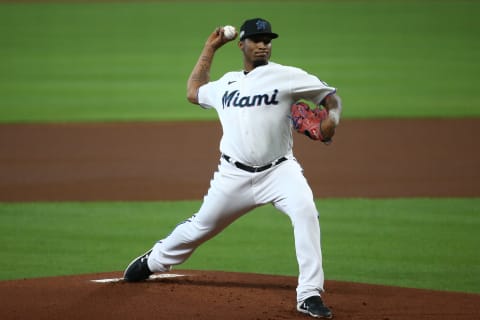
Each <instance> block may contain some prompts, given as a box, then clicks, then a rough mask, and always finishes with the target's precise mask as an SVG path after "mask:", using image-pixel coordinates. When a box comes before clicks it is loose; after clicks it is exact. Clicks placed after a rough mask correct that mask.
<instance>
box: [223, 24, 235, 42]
mask: <svg viewBox="0 0 480 320" xmlns="http://www.w3.org/2000/svg"><path fill="white" fill-rule="evenodd" d="M223 35H224V36H225V39H228V40H232V39H233V38H234V37H235V27H234V26H225V27H223Z"/></svg>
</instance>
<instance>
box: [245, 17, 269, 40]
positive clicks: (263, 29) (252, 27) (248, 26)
mask: <svg viewBox="0 0 480 320" xmlns="http://www.w3.org/2000/svg"><path fill="white" fill-rule="evenodd" d="M256 35H265V36H268V37H270V38H271V39H275V38H278V34H276V33H273V32H272V26H271V25H270V22H268V21H267V20H265V19H262V18H254V19H249V20H246V21H245V22H244V23H243V24H242V26H241V27H240V41H242V40H244V39H245V38H248V37H252V36H256Z"/></svg>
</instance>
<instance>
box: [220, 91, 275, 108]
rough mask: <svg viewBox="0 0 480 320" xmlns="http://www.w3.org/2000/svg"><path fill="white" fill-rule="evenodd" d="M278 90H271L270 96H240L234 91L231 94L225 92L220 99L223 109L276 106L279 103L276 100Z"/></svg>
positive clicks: (238, 92) (265, 94)
mask: <svg viewBox="0 0 480 320" xmlns="http://www.w3.org/2000/svg"><path fill="white" fill-rule="evenodd" d="M277 94H278V90H277V89H275V90H273V93H272V94H271V95H269V94H267V93H264V94H256V95H254V96H240V91H238V90H234V91H232V92H228V91H225V94H224V95H223V97H222V104H223V108H224V109H225V107H231V106H233V107H240V108H243V107H255V106H261V105H272V104H273V105H277V104H278V103H279V101H278V100H277Z"/></svg>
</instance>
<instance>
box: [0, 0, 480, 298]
mask: <svg viewBox="0 0 480 320" xmlns="http://www.w3.org/2000/svg"><path fill="white" fill-rule="evenodd" d="M254 16H260V17H264V18H266V19H268V20H270V21H271V22H272V24H273V28H274V31H275V32H277V33H279V34H280V38H278V39H277V40H275V41H274V47H273V57H272V60H274V61H276V62H278V63H282V64H287V65H294V66H298V67H301V68H304V69H306V70H308V71H309V72H311V73H314V74H316V75H318V76H319V77H320V78H321V79H322V80H324V81H326V82H328V83H329V84H330V85H332V86H335V87H337V88H338V92H339V95H340V96H341V97H342V99H343V102H344V105H345V108H344V117H345V118H351V119H356V118H400V117H401V118H418V117H429V118H443V117H479V116H480V94H479V91H478V90H477V88H476V86H477V84H478V75H479V74H480V72H479V71H480V68H479V65H480V62H479V61H478V56H479V47H480V42H479V41H478V39H477V38H478V34H479V31H480V21H479V19H478V16H480V3H477V2H475V1H422V2H415V1H338V2H334V1H290V2H289V1H262V2H253V1H252V2H233V1H232V2H219V1H212V2H144V3H128V2H119V3H70V4H68V3H25V4H19V3H0V122H1V123H22V122H88V121H164V120H214V119H216V114H215V112H214V111H205V110H201V109H200V108H197V107H195V106H192V105H190V104H189V103H187V101H186V98H185V91H186V88H185V86H186V81H187V78H188V76H189V73H190V71H191V68H192V67H193V65H194V63H195V62H196V60H197V57H198V54H199V52H200V49H201V47H202V45H203V43H204V41H205V39H206V37H207V36H208V34H209V33H210V32H211V31H213V29H214V28H215V27H216V26H219V25H226V24H233V25H235V26H237V27H238V26H239V25H240V24H241V23H242V21H243V20H245V19H247V18H251V17H254ZM241 61H242V60H241V55H240V52H239V51H238V49H237V47H236V46H235V43H231V44H229V45H227V46H225V47H224V48H222V49H221V52H219V53H218V54H217V55H216V58H215V62H214V65H213V69H212V74H211V75H212V79H215V78H217V77H219V76H220V75H222V74H223V73H224V72H225V71H227V70H239V69H241V68H242V62H241ZM1 152H5V150H1ZM199 205H200V202H199V201H184V202H118V203H102V202H99V203H0V244H1V246H2V249H1V251H0V253H1V254H2V259H1V260H0V279H14V278H28V277H40V276H53V275H63V274H76V273H91V272H101V271H121V270H123V268H124V267H125V266H126V264H128V262H129V261H130V260H131V259H132V258H133V257H135V256H137V255H138V254H140V253H142V252H143V251H145V250H146V249H148V248H149V246H151V245H152V244H153V242H154V241H156V240H158V239H159V237H161V236H163V235H165V234H167V233H168V232H170V230H171V228H173V227H174V226H175V225H176V224H177V223H178V222H180V221H181V220H183V219H185V218H187V217H189V216H190V215H191V214H193V213H194V212H195V211H196V210H197V209H198V206H199ZM317 205H318V207H319V210H320V212H321V221H322V228H323V229H322V230H323V234H322V241H323V248H324V261H325V271H326V277H327V279H336V280H346V281H358V282H368V283H382V284H391V285H399V286H409V287H421V288H432V289H440V290H454V291H468V292H476V293H480V280H479V279H480V255H479V254H478V252H477V251H478V249H477V248H478V247H479V245H480V240H479V237H478V235H477V230H478V229H479V227H480V216H479V208H480V203H479V199H478V198H474V199H415V198H412V199H375V200H371V199H322V200H318V201H317ZM282 217H283V219H282ZM181 268H187V269H189V268H190V269H207V270H226V271H240V272H256V273H271V274H286V275H296V274H297V266H296V261H295V253H294V250H293V239H292V233H291V226H290V223H289V221H288V219H287V217H285V216H282V215H281V214H280V213H279V212H278V211H276V210H274V209H273V208H271V207H268V206H267V207H264V208H260V209H256V210H255V211H254V212H252V213H251V214H250V215H248V216H246V217H244V218H242V219H240V220H239V221H238V222H235V224H234V225H233V226H231V228H229V229H227V230H226V231H225V232H224V233H222V234H221V235H219V236H218V237H217V238H215V239H213V240H211V241H210V242H208V243H206V244H205V245H204V246H202V247H201V248H200V249H199V250H198V251H197V252H196V253H195V254H194V256H192V258H191V260H189V261H188V262H187V263H186V264H184V265H182V266H181Z"/></svg>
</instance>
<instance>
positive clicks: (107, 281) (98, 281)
mask: <svg viewBox="0 0 480 320" xmlns="http://www.w3.org/2000/svg"><path fill="white" fill-rule="evenodd" d="M177 277H185V275H184V274H176V273H160V274H154V275H152V276H150V278H148V280H152V279H161V278H177ZM90 281H91V282H96V283H110V282H120V281H123V278H111V279H98V280H90Z"/></svg>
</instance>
